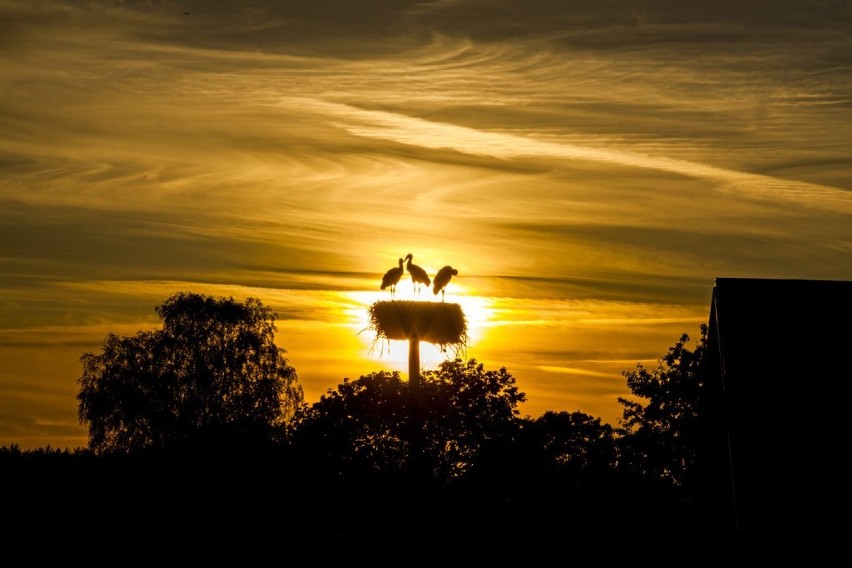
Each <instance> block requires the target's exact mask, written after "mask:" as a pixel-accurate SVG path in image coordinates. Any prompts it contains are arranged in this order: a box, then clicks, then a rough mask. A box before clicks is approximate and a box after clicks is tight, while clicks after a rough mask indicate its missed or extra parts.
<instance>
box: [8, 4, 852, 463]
mask: <svg viewBox="0 0 852 568" xmlns="http://www.w3.org/2000/svg"><path fill="white" fill-rule="evenodd" d="M0 94H2V96H0V123H2V131H0V292H2V294H0V316H2V317H0V446H6V445H11V444H17V445H18V446H19V447H21V448H37V447H44V446H48V445H49V446H51V447H54V448H66V447H67V448H75V447H80V446H85V445H86V442H87V430H86V429H85V427H84V426H83V425H81V424H80V423H79V421H78V418H77V400H76V398H75V397H76V394H77V392H78V389H79V384H78V383H77V379H78V378H79V377H80V375H81V372H82V366H81V363H80V357H81V356H82V355H83V354H84V353H99V352H100V350H101V349H102V347H103V343H104V339H105V338H106V336H107V334H108V333H115V334H117V335H128V336H129V335H134V334H135V333H136V332H138V331H150V330H154V329H157V328H158V327H159V326H160V324H161V321H160V320H159V319H158V317H157V314H156V313H155V310H154V308H155V306H157V305H159V304H160V303H162V302H163V301H165V300H166V299H167V298H168V297H169V296H171V295H172V294H174V293H176V292H178V291H190V292H197V293H203V294H208V295H212V296H218V297H233V298H238V299H243V298H246V297H255V298H258V299H260V300H261V301H262V302H263V303H264V304H266V305H267V306H269V307H271V308H272V310H273V311H274V312H275V313H276V314H277V319H276V329H277V331H276V335H275V338H276V343H277V344H278V345H279V346H280V347H282V348H283V349H285V350H286V357H287V358H288V361H289V362H290V364H291V365H292V366H293V367H294V368H295V369H296V372H297V375H298V378H299V384H301V385H302V387H303V389H304V392H305V400H306V402H309V403H310V402H315V401H317V400H318V399H319V397H320V396H321V395H323V394H325V393H326V392H327V390H328V389H333V388H335V387H336V386H337V385H338V384H339V383H340V382H342V380H343V379H344V378H357V377H359V376H361V375H366V374H369V373H371V372H374V371H379V370H399V371H401V372H402V373H403V374H404V375H407V357H408V344H407V343H405V342H396V341H392V342H377V341H376V337H375V334H374V333H373V332H372V331H371V330H370V329H368V308H369V306H370V305H371V304H372V303H374V302H376V301H381V300H390V293H389V291H388V290H384V291H383V290H380V289H379V285H380V283H381V278H382V275H383V274H384V272H385V271H386V270H387V269H389V268H391V267H393V266H395V265H396V264H397V259H398V258H401V257H404V256H405V255H406V254H408V253H411V254H412V255H413V260H414V262H415V263H416V264H419V265H421V266H423V267H424V268H426V269H427V271H428V272H429V274H430V275H434V274H435V272H437V270H438V269H439V268H440V267H441V266H444V265H451V266H453V267H455V268H456V269H457V270H458V275H457V276H454V277H453V279H452V280H451V282H450V284H449V285H448V287H447V289H446V299H445V301H447V302H455V303H459V304H460V305H461V306H462V308H463V311H464V313H465V316H466V318H467V323H468V332H469V341H468V343H467V345H466V346H465V347H464V348H463V349H462V350H461V352H460V353H452V354H448V353H447V352H444V353H441V352H440V351H439V350H438V349H436V348H435V347H434V346H432V345H430V344H426V343H424V344H421V364H422V365H423V368H425V369H432V368H436V367H437V365H438V364H439V363H440V362H441V361H442V360H444V359H446V358H447V357H450V356H455V355H456V354H458V355H459V356H460V357H462V358H465V359H471V358H472V359H476V360H477V361H478V362H481V363H483V364H484V366H485V367H486V368H487V369H497V368H500V367H506V369H507V370H508V371H509V372H510V373H511V374H512V375H513V376H514V377H515V379H516V381H517V386H518V387H519V389H520V390H521V391H523V392H525V393H526V395H527V402H525V403H523V404H522V405H521V406H520V407H519V410H520V412H521V415H522V416H530V417H532V418H536V417H538V416H540V415H541V414H542V413H544V412H546V411H557V412H558V411H569V412H574V411H581V412H585V413H587V414H590V415H593V416H596V417H600V418H601V419H602V420H603V421H604V422H608V423H610V424H613V425H616V424H617V421H618V419H619V418H620V417H621V415H622V414H621V411H622V407H621V405H620V404H619V403H618V398H619V397H627V396H630V391H629V390H628V389H627V386H626V379H625V377H624V375H623V373H624V372H625V371H631V370H634V369H635V368H636V365H637V364H639V363H642V364H643V365H646V366H649V367H651V368H654V367H656V362H657V361H658V360H659V358H660V357H662V356H663V355H664V354H665V352H666V351H667V349H668V348H669V347H670V346H671V345H673V344H674V343H675V342H676V341H677V340H678V339H679V337H680V336H681V334H683V333H686V334H688V335H690V337H692V338H693V340H697V339H698V338H699V337H700V332H699V329H700V328H699V326H700V325H701V324H702V323H707V321H708V316H709V306H710V299H711V296H712V289H713V284H714V280H715V279H716V278H721V277H738V278H794V279H829V280H852V134H850V133H852V2H847V1H844V0H810V1H807V0H800V1H793V0H773V1H769V0H747V1H743V0H738V1H732V0H716V1H714V2H707V1H697V0H648V1H638V0H594V1H593V0H561V1H560V0H526V1H514V0H435V1H405V0H398V1H394V0H363V1H361V2H357V3H356V2H351V1H349V0H310V1H307V0H305V1H292V2H283V1H275V0H248V1H240V2H217V1H215V0H204V1H202V0H190V1H184V2H179V1H171V0H162V1H156V0H150V1H142V0H140V1H130V0H128V1H117V0H116V1H106V0H91V1H71V0H66V1H60V0H0ZM396 298H397V299H401V300H418V301H441V296H440V295H434V294H432V292H431V291H426V292H421V294H420V295H416V294H415V292H414V289H413V286H412V283H411V281H410V279H408V277H407V276H406V277H403V280H402V281H401V282H400V284H399V286H398V288H397V295H396ZM777 331H778V330H767V333H776V332H777Z"/></svg>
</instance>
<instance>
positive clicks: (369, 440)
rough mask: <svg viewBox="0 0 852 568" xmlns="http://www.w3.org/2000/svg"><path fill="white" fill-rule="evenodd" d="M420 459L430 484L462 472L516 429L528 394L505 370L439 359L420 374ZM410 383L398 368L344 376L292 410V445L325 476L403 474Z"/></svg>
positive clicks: (407, 462)
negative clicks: (489, 444)
mask: <svg viewBox="0 0 852 568" xmlns="http://www.w3.org/2000/svg"><path fill="white" fill-rule="evenodd" d="M421 396H422V401H421V402H422V408H423V412H424V414H423V422H422V434H423V440H424V451H425V454H426V456H425V459H426V460H427V461H428V464H429V470H430V474H431V477H432V479H433V480H434V481H449V480H451V479H454V478H457V477H459V476H461V475H463V474H464V473H465V472H466V471H468V470H469V469H470V468H471V467H472V466H473V464H474V463H475V462H476V460H477V459H478V455H479V451H480V449H481V447H482V444H483V443H484V442H487V441H488V440H491V439H493V438H495V437H499V436H503V435H506V434H507V433H508V432H510V431H512V429H513V428H514V427H515V425H514V419H515V418H516V416H517V414H518V410H517V405H518V404H519V403H520V402H523V401H524V400H525V397H526V395H525V394H524V393H522V392H520V391H519V390H518V388H517V386H515V378H514V377H513V376H512V375H511V374H510V373H509V372H508V371H507V370H506V369H505V368H501V369H499V370H486V369H485V368H484V365H482V364H480V363H477V362H476V360H473V359H471V360H469V361H467V362H466V363H464V362H462V361H461V360H459V359H456V360H453V361H444V362H443V363H441V364H440V366H439V368H438V369H437V370H427V371H423V372H422V374H421ZM416 402H417V401H413V400H412V399H411V393H410V392H409V385H408V382H407V381H403V380H402V379H401V377H400V375H399V373H398V372H395V371H394V372H385V371H380V372H376V373H372V374H369V375H366V376H361V377H360V378H358V379H356V380H354V381H350V380H348V379H347V380H344V381H343V382H342V383H341V384H339V385H338V387H337V389H335V390H331V389H329V391H328V392H327V393H326V394H325V395H323V396H322V397H320V400H319V401H318V402H316V403H315V404H313V405H311V406H309V407H304V408H303V409H301V410H300V411H298V412H297V417H296V421H295V423H294V427H293V429H292V436H291V443H292V445H293V446H294V447H295V448H296V450H297V451H299V452H304V453H306V454H307V455H306V456H305V457H306V459H308V460H309V461H311V462H312V463H315V464H316V465H317V467H320V468H321V469H323V470H324V471H325V474H326V475H327V476H329V477H331V478H364V477H371V476H373V477H374V476H385V477H386V476H389V475H402V474H405V473H407V472H408V468H409V466H410V465H411V456H410V451H411V447H410V440H411V438H410V431H409V427H410V422H409V416H410V415H411V411H412V408H413V404H415V403H416Z"/></svg>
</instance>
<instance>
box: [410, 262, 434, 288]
mask: <svg viewBox="0 0 852 568" xmlns="http://www.w3.org/2000/svg"><path fill="white" fill-rule="evenodd" d="M405 260H407V261H408V263H407V264H406V265H405V267H406V268H407V269H408V273H409V274H411V284H412V285H413V286H414V292H415V293H417V292H419V291H420V285H421V284H425V285H426V286H429V284H431V283H432V281H431V280H430V279H429V275H428V274H426V271H425V270H423V268H422V267H420V266H417V265H416V264H412V262H411V261H412V260H414V255H412V254H411V253H408V254H407V255H405Z"/></svg>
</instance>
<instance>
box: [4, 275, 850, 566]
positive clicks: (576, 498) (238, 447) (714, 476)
mask: <svg viewBox="0 0 852 568" xmlns="http://www.w3.org/2000/svg"><path fill="white" fill-rule="evenodd" d="M850 292H852V283H846V282H817V281H761V280H748V279H745V280H743V279H718V280H717V283H716V287H715V288H714V301H713V305H712V306H711V313H710V318H709V321H708V324H707V325H702V326H700V329H699V336H698V337H697V338H695V339H692V338H690V336H689V335H687V334H684V335H682V336H681V337H680V338H679V339H678V340H677V341H676V342H675V343H674V344H673V345H672V346H671V347H670V348H669V350H668V352H667V353H665V354H663V355H662V356H661V358H660V359H659V363H658V366H657V367H655V368H646V367H644V366H643V365H641V364H639V365H637V366H636V368H635V369H634V370H630V371H625V372H624V377H625V378H626V382H627V386H628V387H629V389H630V391H631V392H632V394H633V395H634V396H633V397H632V398H630V399H627V398H624V399H621V403H622V405H623V408H624V412H623V419H622V420H621V421H620V423H619V424H618V425H610V424H607V423H604V422H602V421H601V419H600V418H596V417H594V416H591V415H588V414H585V413H583V412H580V411H576V412H564V411H562V412H552V411H549V412H545V413H543V414H542V415H541V416H539V417H538V418H531V417H520V416H519V412H518V410H517V406H518V404H519V403H520V402H522V401H523V400H524V398H525V396H526V395H525V393H523V392H521V391H520V390H519V389H518V388H517V386H516V384H515V377H513V375H512V374H511V373H510V372H509V370H508V369H506V368H505V367H503V368H499V369H487V368H485V367H484V365H482V364H481V363H478V362H477V361H476V360H473V359H471V360H467V361H463V360H461V359H459V358H456V359H447V360H446V361H445V362H443V363H441V364H440V365H439V366H438V368H437V369H432V370H429V369H426V370H420V371H419V372H418V373H417V377H416V378H417V379H418V380H417V383H416V384H417V388H414V383H413V382H412V380H410V379H409V380H407V379H406V378H404V377H403V376H401V374H400V373H399V372H396V371H394V372H385V371H380V372H374V373H371V374H368V375H364V376H361V377H358V378H357V379H344V380H343V381H342V382H341V383H340V384H339V385H338V386H337V387H336V388H335V389H329V391H328V392H327V393H326V395H324V396H323V397H321V399H320V400H319V401H318V402H316V403H313V404H306V403H304V401H303V395H302V392H301V390H300V388H299V386H298V379H297V375H296V372H295V369H293V368H292V367H291V366H290V365H289V363H288V361H287V359H286V358H285V357H284V352H283V350H281V349H280V348H278V347H276V346H275V344H274V342H273V341H272V339H273V335H274V330H275V325H274V321H275V314H273V313H272V312H271V311H270V310H269V308H268V307H266V306H264V305H263V304H262V303H261V302H260V301H258V300H256V299H251V298H250V299H248V300H246V301H245V302H238V301H235V300H233V299H232V298H213V297H208V296H204V295H201V294H196V293H190V292H184V293H180V294H176V295H174V296H172V297H170V298H168V299H167V300H166V301H165V302H164V303H163V304H161V305H159V306H157V311H158V313H159V314H160V316H161V317H162V319H163V327H162V329H161V330H157V331H151V332H139V333H138V334H137V335H135V336H133V337H118V336H114V335H110V336H109V337H108V338H107V339H106V341H105V344H104V350H103V352H102V353H101V354H93V353H86V354H84V355H83V356H82V358H81V362H82V364H83V373H82V376H81V378H80V379H79V384H80V392H79V394H78V401H79V409H80V420H81V423H83V424H86V425H87V426H88V428H89V433H90V434H89V446H88V447H87V448H76V449H64V450H60V449H57V448H51V447H45V448H38V449H33V450H21V449H19V448H17V447H16V446H15V445H12V446H10V447H3V448H2V449H0V470H2V471H3V474H4V480H5V481H4V486H5V487H6V488H7V490H8V492H7V503H8V504H9V505H10V506H11V508H10V509H9V510H10V511H14V514H13V518H14V520H15V527H14V528H13V530H15V531H16V532H17V531H20V534H24V533H27V532H29V531H31V530H34V528H35V527H38V530H39V531H42V532H44V531H48V532H51V533H53V534H54V536H60V537H64V538H70V539H71V540H74V539H75V538H87V536H86V535H89V534H91V533H93V532H94V533H97V534H98V538H99V539H109V540H110V542H111V543H113V545H114V546H119V543H123V546H131V547H140V549H139V551H138V552H139V554H141V555H144V554H148V553H153V551H155V550H156V551H161V550H163V547H168V546H176V547H179V549H180V550H183V551H186V550H187V549H188V548H191V547H193V546H198V547H202V548H203V549H204V550H203V551H199V554H200V553H201V552H203V554H206V555H212V556H215V555H218V554H231V555H234V557H235V558H241V559H244V560H245V559H249V558H251V557H252V555H255V554H256V555H263V554H265V553H266V552H265V551H268V550H269V547H270V546H272V543H279V542H282V541H284V542H286V543H288V544H287V545H286V547H287V548H289V549H290V552H289V553H288V554H290V555H292V557H293V558H300V559H303V560H302V561H303V562H304V564H300V565H329V564H335V563H337V562H340V561H345V560H348V561H354V560H356V559H361V560H366V559H370V561H372V562H374V563H378V564H384V563H391V562H398V561H399V559H400V557H399V556H396V555H397V554H402V553H404V554H410V555H413V556H416V558H417V559H419V561H422V562H426V561H427V560H429V561H430V562H437V561H440V559H441V558H444V559H445V560H446V559H447V558H452V559H454V560H453V562H465V561H469V562H475V561H477V560H478V561H499V560H502V561H506V560H508V559H526V560H527V561H532V560H534V559H535V558H540V559H541V558H544V557H546V556H547V555H548V554H552V553H554V552H556V551H562V552H564V551H566V550H568V549H571V548H576V547H583V546H585V545H586V542H587V539H589V538H600V537H602V536H603V535H608V537H609V538H615V539H616V540H617V541H619V542H620V543H621V545H622V546H637V545H641V544H642V543H645V544H648V543H654V544H655V546H662V547H663V551H664V552H663V558H661V560H663V561H665V554H666V551H669V552H672V553H673V554H674V551H676V550H678V549H680V547H682V546H687V545H689V546H695V547H701V548H699V549H701V550H704V551H705V552H706V554H709V555H711V556H713V555H718V557H720V558H722V557H724V556H725V555H726V554H732V553H734V552H737V553H742V552H744V551H747V552H749V553H755V554H757V553H761V554H766V551H763V552H760V546H762V545H763V544H765V543H767V542H778V539H779V538H796V539H804V540H802V542H807V543H809V545H810V544H811V543H812V541H811V540H810V539H811V538H813V537H818V538H819V539H829V538H830V537H831V535H832V534H833V532H834V531H833V527H834V526H835V525H834V521H833V520H831V519H833V518H834V517H833V516H831V515H827V516H823V517H822V518H819V517H817V516H816V515H817V514H820V513H824V512H825V511H827V510H828V509H830V507H831V503H835V502H836V501H837V498H838V497H839V494H838V493H836V492H837V491H839V490H840V489H841V487H845V482H844V483H842V484H841V483H840V480H839V479H836V478H835V477H834V476H833V473H832V472H831V467H832V459H833V458H832V455H834V454H833V453H830V452H831V450H830V448H828V446H829V445H830V443H831V441H832V440H834V439H835V434H834V432H833V431H832V430H831V429H830V427H831V425H832V424H835V423H836V422H838V420H837V419H836V418H832V417H831V415H828V416H825V415H822V414H821V415H822V416H824V418H823V419H822V421H821V423H820V424H812V423H811V422H810V420H812V419H814V418H815V417H816V416H815V415H813V412H812V411H811V410H810V408H809V406H808V404H810V403H816V402H818V400H819V401H820V402H822V403H824V404H825V405H827V406H828V407H829V408H830V407H831V401H829V400H825V399H822V398H821V397H818V396H816V395H814V394H811V392H810V389H809V388H808V387H807V384H808V383H807V381H806V379H807V378H808V377H814V380H817V379H821V378H823V376H827V374H828V373H830V372H831V370H832V368H833V366H834V365H835V364H836V362H835V360H834V359H832V358H831V357H826V358H824V359H822V360H820V361H818V362H814V361H813V360H808V361H803V362H801V363H798V362H797V360H798V359H797V357H796V356H795V354H794V351H793V345H790V344H789V343H787V344H785V343H784V342H780V343H781V344H782V347H783V348H784V349H785V350H786V352H787V357H786V360H784V361H781V360H780V359H778V358H777V354H776V353H773V352H772V344H771V343H772V342H766V341H765V340H763V339H762V338H761V337H760V336H759V335H757V334H756V329H758V328H762V327H763V326H765V325H766V324H767V323H772V322H771V320H772V319H773V317H776V318H777V315H776V316H773V312H774V310H773V308H774V307H775V306H776V305H777V304H776V302H779V301H781V300H782V299H784V300H786V304H785V308H786V309H785V310H784V319H785V321H786V322H787V323H793V322H797V323H799V324H806V323H807V321H808V319H809V318H810V320H812V321H818V320H819V318H820V317H821V316H819V314H820V313H821V312H820V310H819V307H820V306H821V305H835V306H837V307H842V308H841V309H843V310H848V309H849V308H848V306H849V303H848V302H849V299H850V298H852V296H850ZM395 303H396V302H395ZM398 303H399V308H398V309H400V310H403V312H405V313H406V314H407V315H406V316H405V317H407V318H413V319H417V317H418V315H417V314H419V315H420V316H422V315H423V314H422V313H421V312H423V310H424V307H423V306H413V307H412V306H410V305H406V303H403V302H398ZM432 306H433V307H434V308H437V310H438V311H436V312H435V313H447V312H446V308H447V305H446V304H444V303H433V304H432ZM382 309H384V310H388V308H387V307H384V308H382ZM412 310H413V311H412ZM418 310H419V311H418ZM426 311H429V310H428V309H427V310H426ZM384 313H385V317H387V314H388V313H391V314H393V317H397V316H398V312H397V308H394V309H393V310H390V311H385V312H384ZM449 313H454V312H453V311H451V312H449ZM412 314H415V315H412ZM429 317H433V315H430V316H429ZM451 319H452V318H451ZM454 323H455V324H458V321H455V322H454ZM434 325H435V324H434V322H433V323H432V326H433V329H434ZM729 325H730V326H731V327H730V328H729V327H728V326H729ZM750 326H757V327H750ZM392 329H395V330H396V331H394V332H393V333H402V332H400V331H398V329H397V328H392ZM436 333H437V332H436ZM753 333H754V334H753ZM787 335H788V336H793V335H796V336H797V337H799V338H800V339H801V337H805V336H806V335H807V334H802V331H797V330H796V329H791V330H788V333H787ZM841 335H843V334H841ZM846 336H848V333H846V334H845V335H843V341H846V340H848V337H846ZM436 337H441V338H443V339H448V338H449V336H447V335H441V334H440V333H438V335H436ZM820 341H821V342H822V346H823V347H825V348H829V349H831V348H833V347H839V346H840V345H839V340H837V341H835V339H832V338H822V339H821V340H820ZM774 343H776V344H777V343H779V342H778V341H777V339H776V340H774ZM413 345H414V344H413V343H412V346H413ZM744 346H748V352H744V351H743V348H744ZM801 347H804V348H808V345H807V344H802V345H801ZM828 352H829V353H830V352H831V351H828ZM752 359H753V360H752ZM720 362H721V365H722V366H723V367H724V369H722V368H720ZM415 369H419V367H415ZM791 373H792V374H791ZM788 376H789V378H788ZM802 380H805V382H801V383H799V381H802ZM767 381H771V382H774V383H776V385H775V386H771V385H769V384H768V383H767ZM796 384H799V386H798V387H797V386H796ZM792 397H795V398H796V400H798V401H799V402H801V403H802V404H801V405H798V406H797V407H796V413H791V412H789V410H790V405H791V403H792V402H793V398H792ZM738 407H739V408H740V409H739V410H738V409H737V408H738ZM761 408H767V409H768V410H767V411H766V412H764V411H761ZM781 409H784V410H785V411H787V414H786V415H785V416H783V417H782V416H772V414H773V413H774V412H776V411H779V410H781ZM815 428H820V429H824V428H829V431H828V432H827V433H825V432H823V433H820V434H819V435H818V434H817V433H816V432H815V430H814V429H815ZM807 445H810V446H811V447H813V448H819V450H816V449H811V450H807V451H803V448H804V447H805V446H807ZM823 451H825V452H826V453H823ZM837 512H838V513H840V512H841V511H837ZM826 544H830V541H825V542H823V546H822V547H821V548H819V549H817V550H815V551H812V553H813V554H819V553H820V551H825V550H830V546H828V547H827V546H825V545H826Z"/></svg>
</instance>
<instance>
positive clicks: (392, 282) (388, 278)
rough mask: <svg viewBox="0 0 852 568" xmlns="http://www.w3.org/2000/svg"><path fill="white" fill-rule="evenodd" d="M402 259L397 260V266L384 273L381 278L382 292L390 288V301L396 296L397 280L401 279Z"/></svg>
mask: <svg viewBox="0 0 852 568" xmlns="http://www.w3.org/2000/svg"><path fill="white" fill-rule="evenodd" d="M402 273H403V270H402V259H401V258H400V259H399V266H395V267H393V268H391V269H390V270H388V271H387V272H385V275H384V276H382V286H381V288H382V290H384V289H385V288H387V287H388V286H390V293H391V300H393V297H394V296H395V295H396V285H397V284H398V283H399V279H400V278H402Z"/></svg>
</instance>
